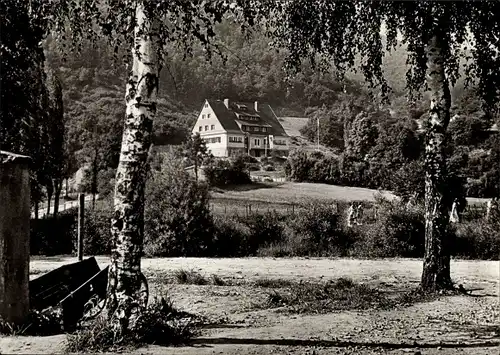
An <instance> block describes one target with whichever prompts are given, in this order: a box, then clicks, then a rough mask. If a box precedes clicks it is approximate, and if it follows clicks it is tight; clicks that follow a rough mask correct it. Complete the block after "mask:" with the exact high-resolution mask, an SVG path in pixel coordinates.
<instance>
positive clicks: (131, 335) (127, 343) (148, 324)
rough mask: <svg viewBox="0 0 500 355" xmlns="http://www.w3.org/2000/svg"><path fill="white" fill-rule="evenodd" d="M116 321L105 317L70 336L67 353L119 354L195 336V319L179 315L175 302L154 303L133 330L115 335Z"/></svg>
mask: <svg viewBox="0 0 500 355" xmlns="http://www.w3.org/2000/svg"><path fill="white" fill-rule="evenodd" d="M113 327H114V324H113V322H110V321H109V320H108V319H107V318H105V317H104V316H100V317H98V318H96V319H95V320H93V321H92V322H91V324H89V325H88V326H86V327H85V328H83V329H81V330H79V331H77V332H75V333H74V334H69V335H68V338H67V342H66V351H67V352H71V353H82V352H83V353H89V352H91V353H96V352H107V351H110V352H116V351H120V350H123V349H127V348H129V349H130V348H136V347H139V346H142V345H144V344H156V345H164V346H165V345H180V344H184V343H186V342H187V341H188V340H189V339H190V338H191V337H192V336H193V335H194V328H193V326H192V316H189V315H187V316H186V313H184V312H178V311H177V310H176V309H175V308H173V304H172V302H171V301H170V300H169V299H167V300H165V299H164V298H161V299H160V300H155V301H154V302H153V303H152V304H151V305H149V306H148V307H147V309H145V310H144V312H143V314H142V315H141V317H139V318H137V320H136V323H135V326H134V328H133V331H131V332H128V333H127V334H125V335H124V336H116V334H115V330H114V328H113Z"/></svg>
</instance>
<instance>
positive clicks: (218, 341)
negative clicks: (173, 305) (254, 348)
mask: <svg viewBox="0 0 500 355" xmlns="http://www.w3.org/2000/svg"><path fill="white" fill-rule="evenodd" d="M189 345H192V346H209V345H278V346H299V347H311V346H321V347H332V348H336V347H338V348H342V347H355V346H357V347H366V348H384V349H406V348H426V349H429V348H430V349H432V348H438V347H440V348H450V349H454V348H482V347H494V346H499V345H500V340H495V341H475V342H467V343H465V342H456V343H453V342H439V343H418V342H412V343H404V342H401V343H390V342H356V341H343V340H305V339H255V338H224V337H221V338H196V339H193V340H192V341H191V342H190V343H189Z"/></svg>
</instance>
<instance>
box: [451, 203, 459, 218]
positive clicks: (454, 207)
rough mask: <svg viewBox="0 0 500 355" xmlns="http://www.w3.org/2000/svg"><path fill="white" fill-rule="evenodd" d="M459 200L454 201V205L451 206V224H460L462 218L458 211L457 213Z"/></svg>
mask: <svg viewBox="0 0 500 355" xmlns="http://www.w3.org/2000/svg"><path fill="white" fill-rule="evenodd" d="M457 201H458V200H457V199H455V201H453V204H452V205H451V213H450V223H458V222H460V217H459V216H458V211H457Z"/></svg>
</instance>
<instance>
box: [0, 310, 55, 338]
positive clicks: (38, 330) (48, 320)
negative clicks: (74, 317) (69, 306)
mask: <svg viewBox="0 0 500 355" xmlns="http://www.w3.org/2000/svg"><path fill="white" fill-rule="evenodd" d="M62 324H63V319H62V309H61V308H52V307H51V308H47V309H44V310H43V311H37V310H30V312H29V313H28V316H27V317H26V320H25V321H24V323H23V324H11V323H8V322H6V321H4V320H3V319H1V318H0V334H6V335H32V336H47V335H54V334H60V333H61V332H62Z"/></svg>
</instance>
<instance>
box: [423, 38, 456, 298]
mask: <svg viewBox="0 0 500 355" xmlns="http://www.w3.org/2000/svg"><path fill="white" fill-rule="evenodd" d="M427 51H428V63H427V64H428V66H427V84H428V88H429V90H430V95H431V106H430V111H429V128H428V130H427V134H426V145H425V255H424V267H423V272H422V280H421V287H422V289H423V290H425V291H435V290H439V289H446V288H451V287H452V286H453V285H452V282H451V278H450V249H449V242H448V238H447V232H446V228H447V224H448V206H446V203H445V198H444V196H445V193H446V184H445V178H446V161H445V156H444V145H445V133H446V128H447V126H448V123H449V121H450V105H451V96H450V88H449V84H448V80H447V79H446V75H445V71H444V69H445V68H444V55H443V46H442V43H441V39H440V37H439V36H438V35H435V36H434V37H432V38H431V40H430V41H429V44H428V47H427Z"/></svg>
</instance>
